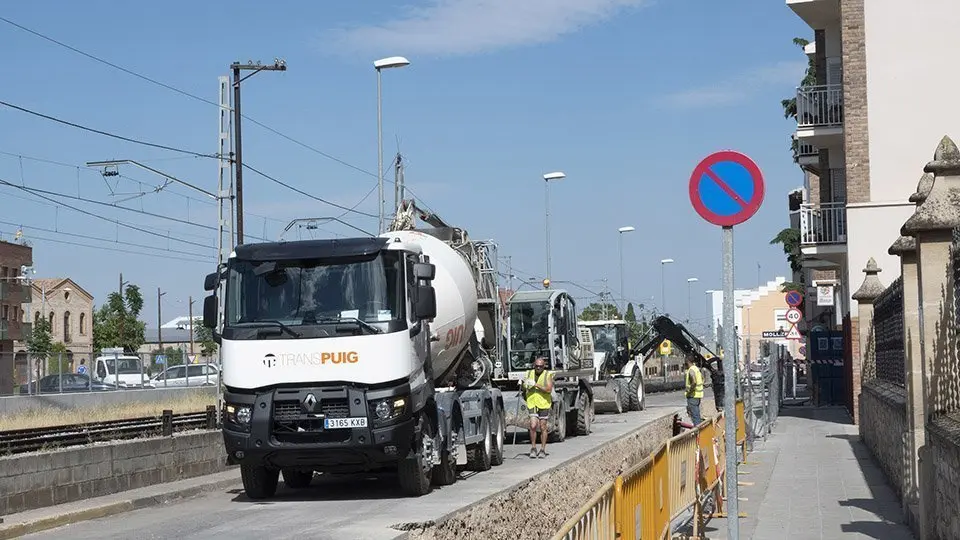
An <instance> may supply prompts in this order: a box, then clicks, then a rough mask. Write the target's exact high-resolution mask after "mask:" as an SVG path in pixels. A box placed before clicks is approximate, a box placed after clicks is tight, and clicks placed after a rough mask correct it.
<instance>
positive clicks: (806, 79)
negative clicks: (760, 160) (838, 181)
mask: <svg viewBox="0 0 960 540" xmlns="http://www.w3.org/2000/svg"><path fill="white" fill-rule="evenodd" d="M793 43H794V45H796V46H798V47H800V50H803V48H804V47H806V46H807V45H809V44H810V41H809V40H806V39H803V38H799V37H796V38H793ZM815 84H817V64H816V62H815V61H814V59H813V58H808V59H807V69H806V71H805V72H804V74H803V79H801V81H800V86H813V85H815ZM780 106H781V107H783V117H784V118H787V119H792V118H796V117H797V96H795V95H794V96H792V97H790V98H787V99H782V100H780ZM798 145H799V143H798V142H797V139H796V138H795V137H791V142H790V151H791V152H792V153H793V160H794V162H796V161H797V158H798V156H797V149H798V148H797V146H798Z"/></svg>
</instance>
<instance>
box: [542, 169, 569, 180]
mask: <svg viewBox="0 0 960 540" xmlns="http://www.w3.org/2000/svg"><path fill="white" fill-rule="evenodd" d="M566 177H567V175H565V174H563V173H562V172H560V171H557V172H552V173H547V174H545V175H543V179H544V180H545V181H547V182H549V181H550V180H563V179H564V178H566Z"/></svg>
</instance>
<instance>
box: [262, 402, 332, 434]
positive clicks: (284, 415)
mask: <svg viewBox="0 0 960 540" xmlns="http://www.w3.org/2000/svg"><path fill="white" fill-rule="evenodd" d="M315 411H316V413H320V414H323V415H324V417H326V418H347V417H349V416H350V402H349V401H347V400H346V399H327V400H324V401H322V402H321V403H318V404H317V406H316V408H315ZM273 436H274V437H275V438H276V439H277V440H278V441H280V442H288V443H311V442H314V443H325V442H344V441H346V440H349V438H350V430H348V429H336V430H330V431H324V429H323V419H322V418H316V417H314V416H311V415H309V414H307V413H306V412H305V411H304V410H303V406H302V405H301V403H300V402H299V401H275V402H274V403H273Z"/></svg>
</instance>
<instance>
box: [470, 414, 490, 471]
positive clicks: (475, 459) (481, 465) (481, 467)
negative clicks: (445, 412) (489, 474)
mask: <svg viewBox="0 0 960 540" xmlns="http://www.w3.org/2000/svg"><path fill="white" fill-rule="evenodd" d="M491 416H492V415H491V414H490V409H487V408H484V410H483V415H482V416H481V417H480V433H481V434H482V435H483V440H482V441H480V442H478V443H477V444H475V445H473V448H472V449H470V452H469V456H468V457H467V466H468V467H470V468H471V469H473V470H475V471H481V472H482V471H489V470H490V467H492V466H493V464H492V463H491V459H490V458H491V457H492V454H493V433H491V432H490V417H491Z"/></svg>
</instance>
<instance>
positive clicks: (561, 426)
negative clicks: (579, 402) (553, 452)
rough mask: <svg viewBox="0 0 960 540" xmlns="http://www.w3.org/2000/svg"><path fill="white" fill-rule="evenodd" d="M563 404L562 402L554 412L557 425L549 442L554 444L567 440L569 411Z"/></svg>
mask: <svg viewBox="0 0 960 540" xmlns="http://www.w3.org/2000/svg"><path fill="white" fill-rule="evenodd" d="M565 408H566V407H565V406H564V404H563V402H561V403H560V404H559V405H557V407H556V411H555V412H554V418H555V419H556V424H557V425H555V426H554V429H553V433H550V436H549V437H548V440H549V441H550V442H552V443H559V442H563V441H564V440H566V438H567V411H565V410H564V409H565Z"/></svg>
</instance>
